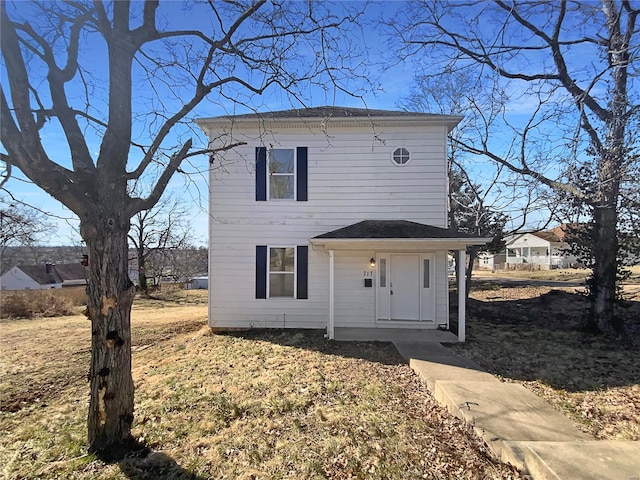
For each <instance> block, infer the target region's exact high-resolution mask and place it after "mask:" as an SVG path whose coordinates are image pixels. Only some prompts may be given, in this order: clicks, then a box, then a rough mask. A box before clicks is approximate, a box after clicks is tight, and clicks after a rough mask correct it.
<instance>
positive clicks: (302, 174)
mask: <svg viewBox="0 0 640 480" xmlns="http://www.w3.org/2000/svg"><path fill="white" fill-rule="evenodd" d="M307 170H308V169H307V147H298V148H296V183H297V185H296V189H297V198H296V200H297V201H298V202H306V201H307V176H308V174H307Z"/></svg>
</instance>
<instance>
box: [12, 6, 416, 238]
mask: <svg viewBox="0 0 640 480" xmlns="http://www.w3.org/2000/svg"><path fill="white" fill-rule="evenodd" d="M402 4H403V2H399V1H392V2H387V3H385V4H384V6H382V5H373V6H372V7H370V8H369V10H368V13H367V20H373V19H375V18H378V17H379V16H380V15H385V16H390V15H392V14H393V13H394V12H395V10H396V9H397V8H401V7H402ZM160 5H161V9H160V12H161V15H162V16H165V17H166V18H167V21H171V22H174V23H176V24H182V25H185V27H184V28H186V25H188V26H189V28H195V27H204V28H206V25H207V23H208V22H210V21H211V19H210V18H208V17H207V16H206V15H198V14H196V13H194V12H185V11H184V9H183V3H182V2H178V1H169V2H161V4H160ZM345 5H347V6H348V7H354V6H357V5H358V4H357V3H345ZM14 6H17V7H18V8H19V9H20V8H22V7H24V4H20V3H17V4H14ZM10 8H11V7H10ZM22 11H23V12H24V11H25V10H22ZM27 18H28V17H27ZM350 41H352V42H353V43H354V44H356V45H359V46H365V44H366V50H367V54H368V55H369V57H370V59H379V58H381V57H382V56H383V55H384V51H385V41H384V39H383V38H382V36H381V34H380V33H379V32H377V31H375V30H373V29H371V28H365V29H362V28H354V29H353V31H352V38H351V39H350ZM87 45H88V47H87V48H86V50H84V52H83V54H82V57H83V58H85V60H87V59H91V63H90V70H91V71H92V72H93V74H94V75H95V76H96V77H100V76H106V74H107V68H106V66H105V64H104V63H102V62H101V61H100V60H99V59H100V58H101V56H102V55H104V52H105V50H106V49H105V48H104V47H103V44H102V43H101V42H97V41H94V40H92V39H89V42H88V44H87ZM311 54H313V52H311ZM93 59H96V60H95V61H94V60H93ZM1 73H2V77H3V82H4V81H5V76H4V70H2V71H1ZM411 78H412V70H411V67H410V66H409V65H398V66H396V67H395V68H394V69H393V70H392V71H389V72H386V74H385V73H382V74H381V77H380V79H379V80H380V89H378V90H377V91H376V92H375V93H368V94H366V95H365V96H364V102H366V106H367V107H369V108H381V109H394V108H396V107H397V104H398V101H399V98H400V97H401V96H402V95H403V94H405V92H406V91H407V87H408V84H409V83H410V81H411ZM304 93H305V97H306V99H307V101H308V102H309V105H310V106H319V105H325V104H336V105H343V106H354V107H363V106H364V103H363V101H362V100H360V99H356V98H353V97H350V96H348V95H347V94H344V93H342V92H339V91H333V90H329V91H328V92H326V91H323V90H322V89H320V88H318V87H316V86H312V85H310V86H309V88H308V90H307V91H306V92H304ZM44 95H45V97H46V93H44ZM167 95H168V93H167ZM140 98H144V95H143V94H141V96H140ZM250 103H251V104H253V105H256V106H257V108H258V109H259V110H278V109H286V108H291V106H292V105H291V101H290V99H288V98H287V96H286V94H283V93H282V92H281V91H278V90H277V89H275V88H272V89H271V90H270V91H268V92H267V94H265V95H263V96H262V97H260V98H253V99H251V100H250ZM101 106H104V100H103V99H102V98H100V97H96V98H95V103H94V102H92V104H91V108H93V109H94V110H95V111H99V110H100V108H101ZM105 110H106V109H105ZM234 110H235V111H236V113H244V112H246V111H247V109H246V108H244V107H242V106H236V105H234V104H233V102H231V101H226V100H221V99H220V98H215V97H214V98H212V99H211V101H205V102H203V103H202V105H201V106H200V107H199V108H198V110H197V112H196V115H195V116H217V115H225V114H229V113H232V112H233V111H234ZM136 127H137V129H138V130H139V132H142V131H143V130H144V128H146V125H145V124H142V123H140V124H137V125H134V130H135V129H136ZM41 138H42V141H43V144H44V145H45V149H46V150H47V152H48V154H49V156H50V158H52V159H53V160H54V161H56V162H58V163H61V164H62V165H65V166H67V165H70V160H69V151H68V147H67V145H66V140H65V138H64V134H63V132H62V130H61V129H60V128H59V127H58V128H55V127H53V126H52V127H49V128H45V129H43V130H42V131H41ZM86 138H87V143H88V144H89V147H90V149H91V150H92V153H93V154H94V155H96V156H97V153H98V150H99V146H100V137H98V136H95V135H92V134H91V133H90V132H88V133H87V135H86ZM139 157H140V154H139V153H137V152H135V151H134V150H132V154H131V163H135V162H136V161H137V160H138V158H139ZM191 163H192V165H193V166H187V167H188V170H189V171H191V172H195V174H194V175H191V176H190V177H189V178H184V177H182V178H181V177H180V176H176V177H175V178H174V179H173V180H172V182H171V183H170V186H169V188H168V190H167V193H173V194H174V195H179V196H181V197H182V198H184V199H185V200H186V201H188V202H192V203H193V209H192V211H193V212H194V217H193V219H192V221H191V224H192V226H193V230H194V243H195V244H197V245H206V241H207V212H206V209H207V186H206V167H207V164H208V162H207V158H205V157H204V156H202V157H199V158H198V157H196V158H193V159H191ZM5 187H6V189H7V190H8V191H10V192H11V194H12V195H14V196H15V197H16V198H17V199H19V200H21V201H23V202H25V203H27V204H29V205H32V206H34V207H36V208H38V209H41V210H43V211H45V212H48V213H50V214H51V220H52V221H53V222H54V223H55V224H56V225H57V235H55V236H51V237H49V238H46V239H43V240H44V243H46V244H49V245H61V244H78V243H79V242H81V239H80V235H79V233H78V231H77V230H78V222H77V220H76V219H75V216H74V215H73V213H72V212H70V211H69V210H68V209H67V208H66V207H64V206H63V205H62V204H60V203H59V202H57V201H56V200H55V199H53V198H51V197H50V196H48V195H47V194H46V193H44V192H43V191H42V190H41V189H39V188H38V187H36V186H35V185H33V184H31V183H30V182H29V181H28V180H27V179H26V178H25V177H24V176H23V175H21V174H20V172H19V171H18V170H17V169H15V168H14V169H13V172H12V178H11V179H10V180H9V181H8V182H7V184H6V185H5Z"/></svg>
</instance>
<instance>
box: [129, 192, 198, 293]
mask: <svg viewBox="0 0 640 480" xmlns="http://www.w3.org/2000/svg"><path fill="white" fill-rule="evenodd" d="M188 213H189V208H188V207H187V205H186V204H185V203H184V202H183V201H181V200H180V199H174V198H171V197H166V198H162V199H160V201H158V203H156V204H155V206H154V207H153V208H150V209H149V210H143V211H141V212H138V213H136V214H135V215H134V216H133V218H132V219H131V230H129V241H130V242H131V245H132V246H133V249H134V250H135V252H136V256H135V260H136V261H137V264H138V282H139V288H140V291H142V292H143V293H145V294H147V293H148V291H149V290H148V286H147V277H148V275H147V274H148V273H149V272H148V271H147V269H148V267H149V265H148V263H149V260H150V259H151V258H152V257H154V256H157V254H158V253H159V252H164V251H167V250H180V249H183V248H186V247H187V246H188V245H189V243H190V240H191V238H192V231H191V228H190V227H189V222H188V219H189V215H188Z"/></svg>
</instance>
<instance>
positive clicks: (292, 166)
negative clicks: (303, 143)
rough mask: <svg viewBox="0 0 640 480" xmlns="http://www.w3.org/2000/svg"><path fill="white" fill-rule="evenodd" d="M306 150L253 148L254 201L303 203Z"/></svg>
mask: <svg viewBox="0 0 640 480" xmlns="http://www.w3.org/2000/svg"><path fill="white" fill-rule="evenodd" d="M307 150H308V149H307V147H296V148H295V149H294V148H272V149H270V150H267V147H256V201H263V202H264V201H266V200H267V198H268V199H269V200H296V201H298V202H306V201H307Z"/></svg>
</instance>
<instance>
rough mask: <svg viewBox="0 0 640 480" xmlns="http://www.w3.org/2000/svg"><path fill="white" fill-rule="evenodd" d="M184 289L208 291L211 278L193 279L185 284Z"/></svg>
mask: <svg viewBox="0 0 640 480" xmlns="http://www.w3.org/2000/svg"><path fill="white" fill-rule="evenodd" d="M184 288H186V289H190V290H206V289H208V288H209V277H205V276H203V277H193V278H190V279H189V280H188V281H187V282H185V284H184Z"/></svg>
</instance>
